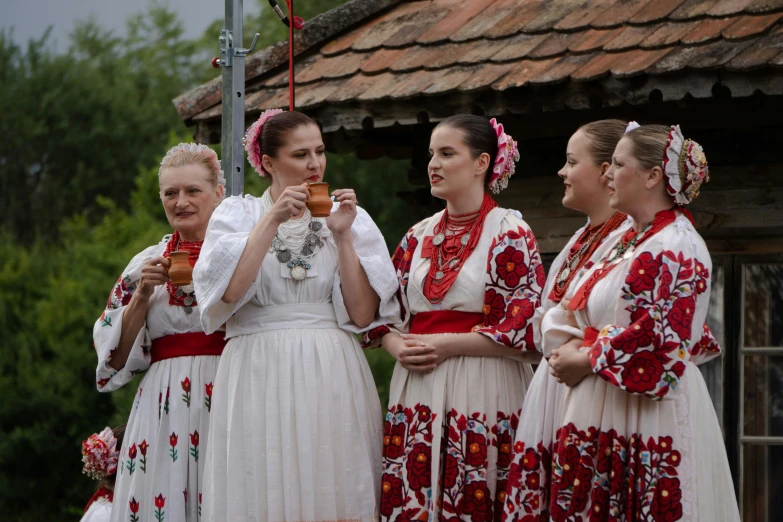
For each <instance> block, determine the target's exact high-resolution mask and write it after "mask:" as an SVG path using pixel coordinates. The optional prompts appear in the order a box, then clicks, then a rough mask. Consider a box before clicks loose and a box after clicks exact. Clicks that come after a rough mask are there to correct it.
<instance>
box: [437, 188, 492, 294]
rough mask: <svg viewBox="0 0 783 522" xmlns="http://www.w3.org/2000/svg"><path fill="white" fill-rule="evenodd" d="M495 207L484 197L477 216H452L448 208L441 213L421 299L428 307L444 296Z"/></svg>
mask: <svg viewBox="0 0 783 522" xmlns="http://www.w3.org/2000/svg"><path fill="white" fill-rule="evenodd" d="M497 206H498V205H497V203H495V202H494V201H493V200H492V198H491V197H489V195H488V194H485V195H484V201H483V202H482V203H481V208H480V209H479V210H478V211H477V212H471V213H469V214H454V215H452V214H450V213H449V210H448V208H447V209H446V210H444V211H443V215H442V216H441V218H440V221H438V223H436V224H435V227H434V229H433V233H434V236H433V237H432V255H431V259H430V271H429V274H428V277H427V281H426V282H425V284H424V295H425V296H426V297H427V299H429V300H430V302H431V303H439V302H441V301H442V300H443V298H444V297H445V296H446V293H447V292H448V291H449V288H451V285H452V284H453V283H454V281H455V280H456V279H457V276H458V275H459V271H460V270H461V269H462V267H463V266H464V264H465V260H466V259H467V258H468V257H470V254H472V253H473V250H474V249H475V248H476V244H478V241H479V239H480V238H481V231H482V229H483V228H484V221H485V220H486V217H487V215H488V214H489V213H490V211H491V210H492V209H493V208H495V207H497Z"/></svg>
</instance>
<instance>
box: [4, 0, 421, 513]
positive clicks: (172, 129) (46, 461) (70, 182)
mask: <svg viewBox="0 0 783 522" xmlns="http://www.w3.org/2000/svg"><path fill="white" fill-rule="evenodd" d="M280 3H281V5H283V4H284V0H280ZM340 3H342V0H313V1H308V2H298V3H297V11H296V13H297V14H298V15H299V16H302V17H304V18H305V19H309V18H311V17H312V16H314V15H315V14H317V13H318V12H321V11H324V10H326V9H328V8H331V7H334V6H335V5H338V4H340ZM262 5H264V8H263V9H262V12H261V15H260V16H259V17H258V18H257V19H249V20H248V21H247V24H246V30H245V31H246V33H245V34H246V35H250V34H252V32H255V31H258V32H260V33H262V38H261V41H260V44H259V45H265V44H269V43H272V42H274V41H277V40H279V39H282V38H285V36H286V34H285V31H286V29H285V26H284V25H283V24H282V23H280V21H279V19H278V18H277V17H276V16H275V15H274V14H272V13H271V12H270V11H269V9H268V5H267V2H266V1H263V2H262ZM220 25H222V23H221V22H219V21H218V22H216V23H215V26H216V27H217V28H219V27H220ZM217 33H218V31H217V29H215V28H211V30H208V31H207V32H206V33H205V36H204V37H203V38H201V39H199V40H193V41H190V40H186V39H184V38H183V37H182V34H183V31H182V22H181V21H180V20H179V19H178V18H177V16H175V14H173V13H172V12H171V11H169V10H168V9H166V8H165V7H164V6H162V5H161V4H159V3H158V2H153V3H152V5H151V7H150V8H149V9H148V10H147V11H146V12H145V13H143V14H140V15H137V16H134V17H132V18H131V19H129V20H128V22H127V34H126V35H125V36H121V37H120V36H115V35H113V34H110V33H108V32H106V31H103V30H102V29H101V28H100V27H98V26H97V25H96V24H95V23H93V22H86V23H83V24H81V25H79V26H78V27H77V28H76V30H75V31H74V33H73V34H72V39H71V45H70V48H69V49H68V51H67V52H66V53H65V54H59V55H58V54H56V53H54V52H53V51H52V49H51V48H50V47H49V45H48V32H47V33H44V35H43V36H42V37H41V38H39V39H37V40H33V41H30V42H29V43H28V44H27V45H26V46H24V47H23V46H20V45H18V44H17V43H15V42H14V41H13V39H12V38H11V36H10V33H8V32H4V31H2V32H0V114H2V117H0V138H1V139H0V223H2V225H0V241H2V242H3V248H2V249H0V328H2V331H3V333H4V341H3V343H2V344H0V370H1V371H0V396H2V397H3V400H2V401H0V513H3V514H4V515H3V520H20V521H27V520H36V521H37V520H77V519H78V516H79V515H80V514H81V512H82V509H83V506H84V504H85V502H86V501H87V499H89V498H90V495H91V494H92V490H93V488H94V487H95V483H94V482H92V481H90V480H89V479H88V478H87V477H85V476H84V475H80V474H79V470H80V469H81V462H80V452H79V447H80V446H79V444H80V442H81V440H83V439H84V438H86V437H87V436H88V435H89V434H91V433H93V432H95V431H99V430H100V429H102V428H103V427H104V426H107V425H108V426H116V425H118V424H122V423H124V422H125V421H126V419H127V416H128V413H129V409H130V405H131V400H132V397H133V395H134V393H135V389H136V383H131V384H129V385H127V386H125V387H124V388H123V389H122V390H119V391H117V392H114V393H112V394H100V393H98V392H97V391H96V386H95V364H96V357H95V353H94V350H93V348H92V338H91V337H92V325H93V323H94V321H95V320H96V319H97V317H98V316H99V315H100V312H101V310H102V308H103V306H104V305H105V302H106V298H107V296H108V291H109V290H110V289H111V286H112V284H113V282H114V281H115V280H116V277H117V275H118V274H119V273H120V272H121V270H122V269H123V268H124V267H125V265H126V264H127V262H128V260H130V259H131V257H133V255H135V254H136V253H138V252H139V251H141V250H142V249H143V248H145V247H146V246H149V245H151V244H153V243H156V242H157V241H158V240H159V239H160V237H161V236H162V235H163V234H164V233H166V232H168V231H169V230H170V229H169V225H168V223H167V222H166V219H165V216H164V214H163V211H162V208H161V205H160V200H159V197H158V180H157V172H158V164H159V162H160V159H161V157H162V156H163V154H164V153H165V151H166V150H167V149H168V148H169V147H170V146H172V145H173V144H176V143H178V142H180V141H189V140H190V138H189V134H190V133H191V132H192V130H191V129H186V128H185V127H184V126H183V125H182V122H181V120H180V119H179V117H178V115H177V114H176V111H175V109H174V106H173V104H172V103H171V100H172V99H173V98H174V97H176V96H177V95H178V94H180V93H181V92H182V91H184V90H186V89H187V88H189V87H192V86H193V85H196V84H198V83H200V82H202V81H205V80H208V79H210V78H211V77H213V76H214V74H215V71H214V70H213V69H211V68H209V67H207V66H205V64H206V63H207V62H206V61H205V59H204V57H205V56H212V55H214V50H215V49H216V35H217ZM246 43H249V41H248V42H246ZM406 169H407V165H404V164H403V163H402V162H399V161H393V160H390V159H383V160H378V161H372V162H370V161H360V160H357V159H356V158H355V157H354V156H338V155H334V154H329V155H328V167H327V174H326V180H327V181H329V182H330V184H331V185H332V186H333V187H335V188H337V187H353V188H355V189H356V191H357V194H358V198H359V202H360V204H361V205H363V206H364V208H365V209H366V210H367V211H368V212H369V213H370V214H371V215H372V216H373V218H374V219H375V220H376V223H378V225H379V227H380V229H381V231H382V232H383V234H384V236H385V237H386V239H387V241H388V244H389V247H390V248H394V247H395V246H396V244H397V242H398V241H399V239H400V238H401V237H402V235H403V234H404V232H405V231H406V229H407V228H408V227H409V226H410V224H411V223H410V222H409V221H410V219H409V216H408V215H407V208H405V204H404V203H403V202H402V201H401V200H399V199H398V198H395V197H393V193H394V192H396V191H398V190H405V189H406V188H408V187H407V186H406V183H404V182H402V181H400V180H405V179H406V176H405V172H406ZM248 172H249V173H250V172H252V170H248ZM264 187H265V183H264V181H263V180H261V179H260V178H259V177H257V176H255V175H252V174H249V175H248V179H247V180H246V188H247V191H248V192H250V193H253V194H260V193H261V191H262V190H263V188H264ZM367 356H368V360H369V362H370V366H371V368H372V370H373V374H374V376H375V380H376V383H377V385H378V391H379V394H380V395H381V401H382V403H383V404H384V405H385V403H386V400H387V397H388V383H389V380H390V378H391V369H392V366H393V364H392V363H393V361H392V360H391V358H390V357H389V356H388V355H387V354H386V353H385V352H383V351H382V350H373V351H369V352H367Z"/></svg>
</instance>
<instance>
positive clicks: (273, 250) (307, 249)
mask: <svg viewBox="0 0 783 522" xmlns="http://www.w3.org/2000/svg"><path fill="white" fill-rule="evenodd" d="M270 190H271V189H267V190H266V192H264V195H263V196H261V204H262V205H263V207H264V213H268V212H269V211H270V210H271V209H272V206H274V204H275V203H274V201H272V195H271V194H270ZM323 226H324V220H323V219H318V218H314V217H312V216H311V215H310V211H309V210H308V209H305V211H304V214H303V215H302V217H300V218H299V219H289V220H288V221H286V222H285V223H283V224H281V225H280V226H278V227H277V232H275V237H274V239H272V244H271V245H269V253H270V254H275V257H277V260H278V261H279V262H280V263H282V264H284V265H286V266H287V267H288V268H289V269H290V271H291V277H292V278H293V279H295V280H296V281H301V280H303V279H305V278H306V277H307V271H308V270H310V268H311V267H312V265H311V264H310V263H309V261H310V260H311V259H312V258H313V257H315V254H317V253H318V250H319V249H320V248H321V247H323V246H324V243H323V241H321V229H322V228H323Z"/></svg>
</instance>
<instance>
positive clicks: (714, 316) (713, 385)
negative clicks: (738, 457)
mask: <svg viewBox="0 0 783 522" xmlns="http://www.w3.org/2000/svg"><path fill="white" fill-rule="evenodd" d="M723 297H724V269H723V266H722V265H713V267H712V293H711V294H710V307H709V309H708V310H707V325H708V326H709V327H710V329H711V330H712V334H713V335H714V336H715V338H716V339H717V340H718V343H719V344H720V346H721V348H722V349H723V355H722V356H721V357H716V358H715V359H713V360H711V361H709V362H707V363H705V364H702V365H701V366H699V370H701V373H702V375H703V376H704V381H705V383H706V384H707V390H709V392H710V397H711V398H712V404H713V406H715V413H716V414H717V415H718V422H719V423H720V425H721V428H723V357H724V356H725V354H726V342H725V338H724V334H723V314H724V312H723V310H724V308H723V306H724V303H723Z"/></svg>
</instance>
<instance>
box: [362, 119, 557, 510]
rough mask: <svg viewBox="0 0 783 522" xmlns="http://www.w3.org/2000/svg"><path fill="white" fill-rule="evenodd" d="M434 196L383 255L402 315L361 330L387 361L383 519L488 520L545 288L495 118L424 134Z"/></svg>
mask: <svg viewBox="0 0 783 522" xmlns="http://www.w3.org/2000/svg"><path fill="white" fill-rule="evenodd" d="M430 154H431V155H432V159H431V160H430V163H429V167H428V170H429V178H430V185H431V190H432V194H433V195H434V196H435V197H437V198H440V199H443V200H445V201H446V209H445V210H443V211H442V212H438V213H437V214H435V215H434V216H432V217H429V218H427V219H425V220H424V221H422V222H420V223H418V224H416V225H414V226H413V228H411V229H410V230H409V231H408V233H407V234H406V235H405V237H404V238H403V240H402V242H401V243H400V245H399V247H398V248H397V251H396V252H395V254H394V265H395V268H396V270H397V277H398V279H399V281H400V285H401V294H400V299H401V302H402V308H403V317H402V320H401V321H400V322H398V323H395V324H393V325H386V326H382V327H379V328H377V329H374V330H372V331H370V332H369V333H368V334H366V335H365V338H364V341H365V343H366V344H368V345H378V344H382V345H383V347H384V348H385V349H386V350H387V351H388V352H389V353H390V354H391V355H392V356H394V357H395V358H396V359H397V364H396V366H395V368H394V374H393V377H392V382H391V388H390V400H389V409H388V411H387V413H386V422H385V429H384V441H383V478H382V496H381V519H382V520H390V521H394V520H427V519H429V520H482V521H484V520H487V521H488V520H493V516H494V515H493V513H494V514H499V513H501V512H502V510H503V502H502V498H503V495H505V480H506V476H507V475H508V468H509V465H510V454H511V444H512V442H513V440H514V431H515V430H516V428H517V422H518V418H517V413H518V412H519V409H520V407H521V406H522V401H523V399H524V397H525V390H526V389H527V386H528V383H529V382H530V379H531V377H532V372H531V368H530V364H528V362H526V361H525V359H527V358H528V357H529V356H532V357H530V360H531V361H535V360H537V359H538V356H537V353H536V349H535V344H534V342H533V326H532V322H531V320H532V318H533V312H534V310H535V309H536V307H538V305H539V300H540V294H541V288H542V287H543V285H544V279H545V275H544V267H543V265H542V264H541V257H540V255H539V253H538V246H537V244H536V239H535V237H534V236H533V233H532V232H531V230H530V228H529V227H528V226H527V224H526V223H525V222H524V221H523V220H522V216H521V215H520V214H519V212H517V211H514V210H509V209H504V208H500V207H498V206H497V204H496V203H495V202H494V201H493V199H492V198H491V197H490V196H489V195H488V194H487V193H486V192H485V186H488V187H489V189H490V190H491V191H492V192H494V193H498V192H500V190H502V189H503V188H505V187H506V186H507V184H508V178H509V177H510V176H511V175H513V174H514V170H515V165H514V164H515V162H516V161H518V160H519V154H518V152H517V146H516V143H515V142H514V141H513V140H512V139H511V137H510V136H509V135H508V134H506V133H505V132H504V130H503V126H502V125H500V124H499V123H497V121H495V120H494V119H492V120H487V119H486V118H482V117H479V116H473V115H456V116H451V117H449V118H446V119H445V120H443V121H442V122H441V123H440V124H438V126H437V127H435V129H434V131H433V132H432V137H431V138H430Z"/></svg>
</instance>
